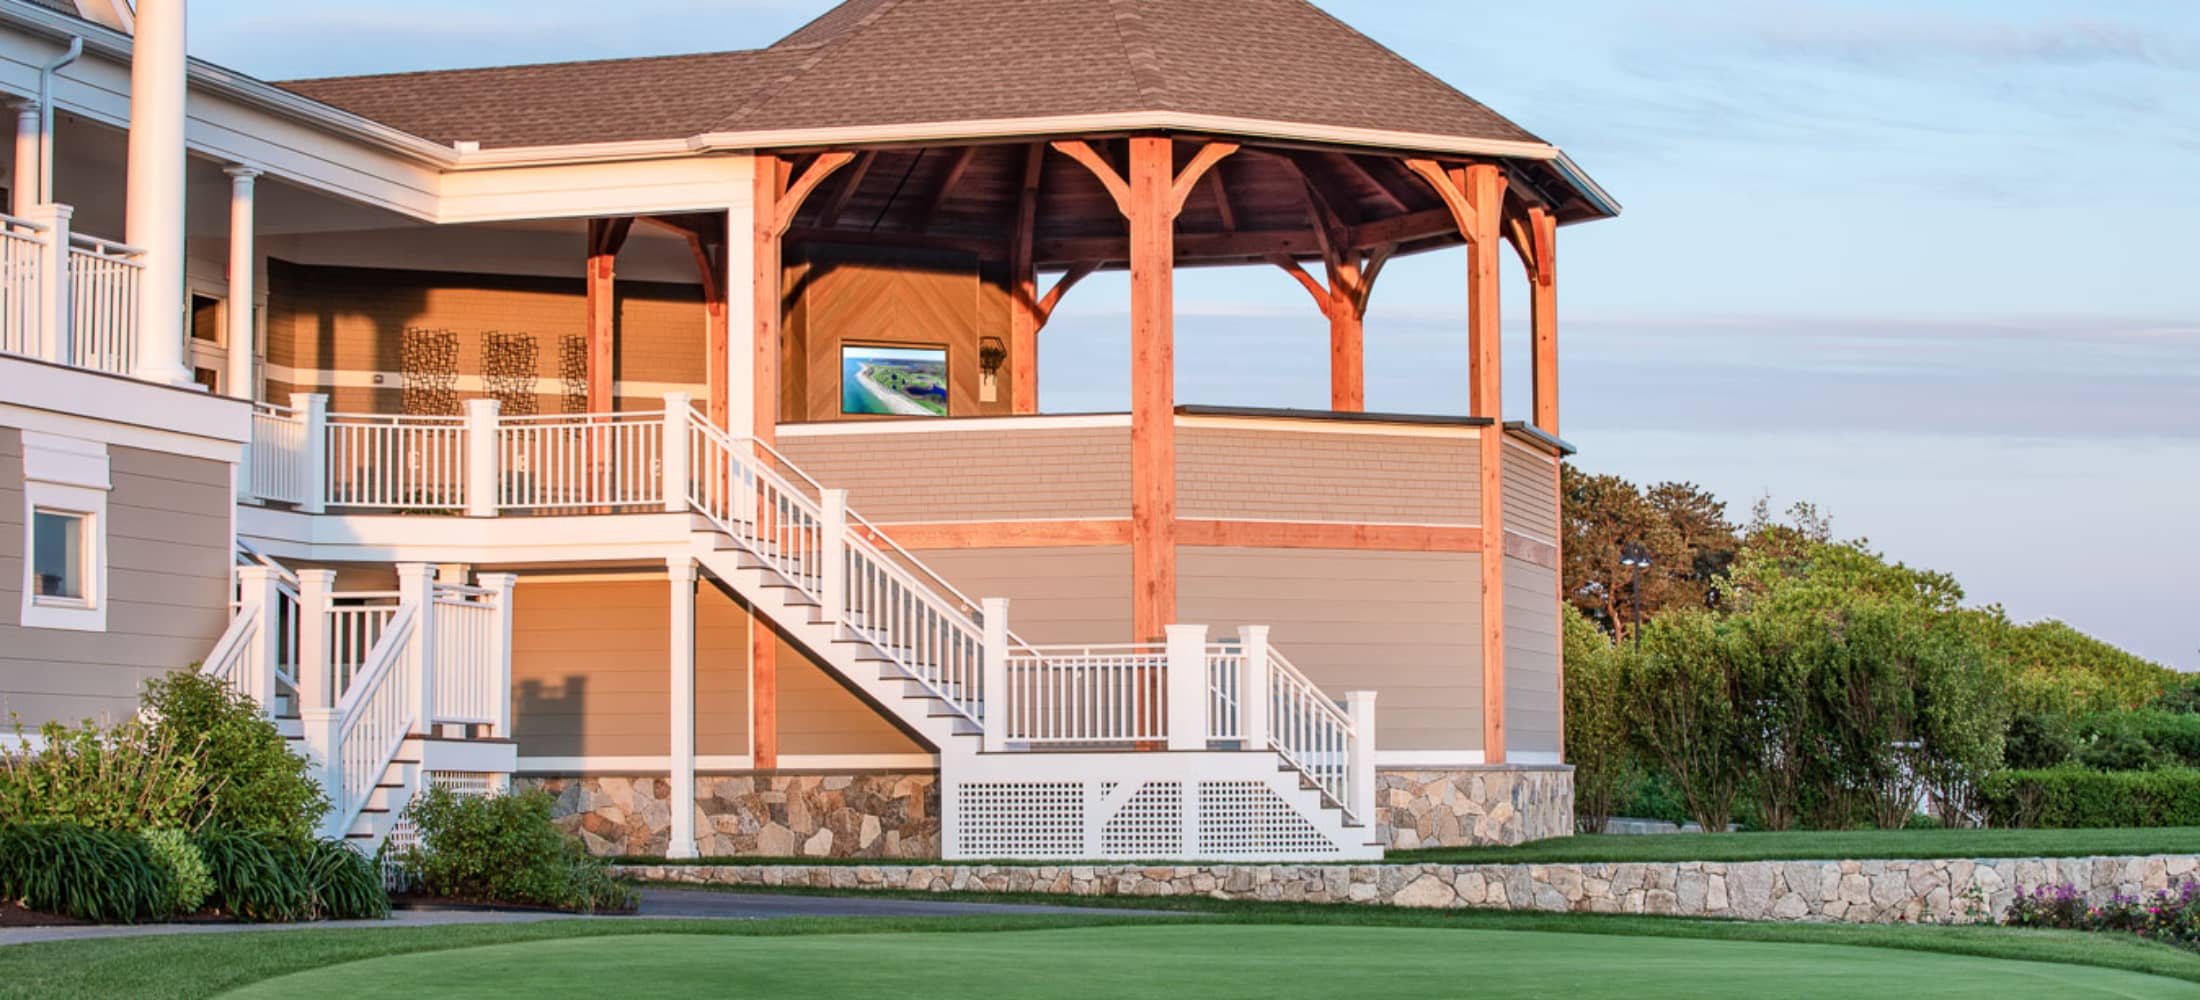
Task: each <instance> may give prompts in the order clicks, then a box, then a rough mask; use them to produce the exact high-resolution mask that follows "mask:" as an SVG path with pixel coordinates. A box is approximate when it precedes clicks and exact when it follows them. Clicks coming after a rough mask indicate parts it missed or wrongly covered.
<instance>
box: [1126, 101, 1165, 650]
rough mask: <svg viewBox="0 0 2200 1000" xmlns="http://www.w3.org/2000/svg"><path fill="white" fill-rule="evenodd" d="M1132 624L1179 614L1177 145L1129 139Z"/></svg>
mask: <svg viewBox="0 0 2200 1000" xmlns="http://www.w3.org/2000/svg"><path fill="white" fill-rule="evenodd" d="M1130 143H1131V167H1130V177H1129V181H1130V212H1129V215H1130V229H1131V585H1132V592H1131V624H1132V633H1133V635H1132V638H1133V639H1137V640H1140V641H1150V640H1156V639H1160V638H1162V636H1163V633H1164V631H1165V630H1166V629H1167V627H1168V625H1169V623H1170V622H1172V621H1174V620H1175V619H1176V219H1175V213H1174V212H1172V211H1171V210H1170V209H1171V205H1170V203H1169V189H1170V187H1171V186H1172V182H1173V181H1174V180H1175V169H1176V167H1175V159H1174V158H1175V143H1174V142H1173V141H1171V140H1170V139H1168V138H1167V137H1165V136H1140V137H1137V138H1134V139H1132V140H1131V141H1130Z"/></svg>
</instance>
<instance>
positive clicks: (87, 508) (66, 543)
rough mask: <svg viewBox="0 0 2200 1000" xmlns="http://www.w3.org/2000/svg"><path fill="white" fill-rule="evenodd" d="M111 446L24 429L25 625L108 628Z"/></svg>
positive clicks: (55, 627)
mask: <svg viewBox="0 0 2200 1000" xmlns="http://www.w3.org/2000/svg"><path fill="white" fill-rule="evenodd" d="M107 490H108V478H107V446H106V445H103V444H100V443H98V442H94V441H82V440H78V439H75V438H67V437H60V436H58V435H52V434H43V433H38V432H35V431H25V432H24V433H23V549H22V552H23V626H24V627H25V628H54V629H74V630H77V631H86V632H104V631H106V629H107V538H106V532H107V527H106V521H107Z"/></svg>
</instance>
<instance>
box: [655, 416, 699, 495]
mask: <svg viewBox="0 0 2200 1000" xmlns="http://www.w3.org/2000/svg"><path fill="white" fill-rule="evenodd" d="M694 411H695V401H694V400H693V399H692V398H691V397H689V396H688V394H687V393H684V392H671V393H666V394H665V430H664V439H665V442H664V462H663V468H662V472H663V474H664V477H665V485H664V493H665V513H667V514H685V513H687V509H688V476H689V475H690V472H689V468H688V419H689V417H690V415H691V414H693V413H694Z"/></svg>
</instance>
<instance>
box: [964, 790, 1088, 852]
mask: <svg viewBox="0 0 2200 1000" xmlns="http://www.w3.org/2000/svg"><path fill="white" fill-rule="evenodd" d="M955 805H956V808H957V809H959V810H960V817H959V818H960V820H961V829H960V832H959V833H958V834H957V835H956V839H957V841H958V842H959V843H960V846H961V849H962V850H961V853H962V856H963V857H966V858H1075V857H1079V856H1082V855H1084V854H1086V851H1085V849H1084V848H1085V783H1084V782H1082V781H999V782H972V783H968V784H963V785H958V786H956V789H955Z"/></svg>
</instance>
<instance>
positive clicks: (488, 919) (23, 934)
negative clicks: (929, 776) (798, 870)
mask: <svg viewBox="0 0 2200 1000" xmlns="http://www.w3.org/2000/svg"><path fill="white" fill-rule="evenodd" d="M1091 912H1093V910H1092V909H1091V908H1090V907H1083V908H1080V907H1074V906H1027V905H1021V904H1010V903H956V902H947V901H934V900H924V899H888V898H883V897H870V896H770V895H763V894H759V893H745V892H707V891H696V890H683V889H643V890H642V909H641V914H640V916H639V918H637V917H626V916H620V917H581V916H574V915H572V914H565V913H527V912H493V911H485V910H398V911H397V912H395V913H393V914H391V915H390V919H388V920H330V921H323V922H320V923H308V924H142V925H137V926H101V927H11V928H7V929H4V930H0V946H4V945H11V944H30V943H32V942H37V941H76V940H83V939H86V938H110V937H141V936H145V935H152V934H234V933H237V932H239V931H293V930H342V929H346V928H358V927H366V928H374V927H441V926H448V925H453V924H524V923H534V922H536V921H542V920H634V919H651V918H655V919H662V920H674V919H679V920H695V919H702V920H779V919H786V918H788V917H964V916H973V915H983V914H1003V913H1091ZM1107 912H1110V913H1137V912H1148V911H1134V910H1114V909H1111V910H1108V911H1107Z"/></svg>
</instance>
